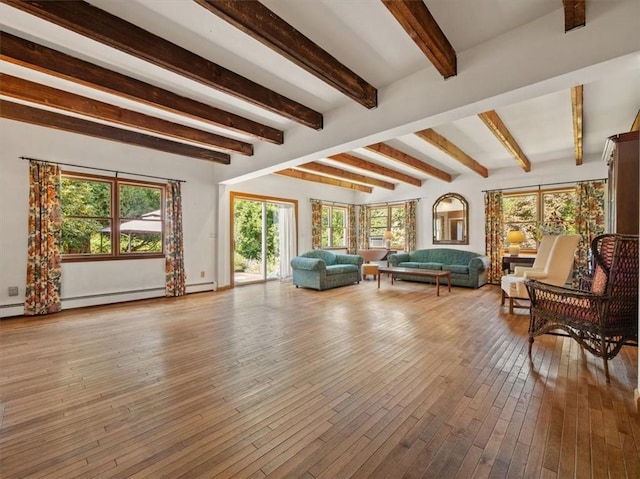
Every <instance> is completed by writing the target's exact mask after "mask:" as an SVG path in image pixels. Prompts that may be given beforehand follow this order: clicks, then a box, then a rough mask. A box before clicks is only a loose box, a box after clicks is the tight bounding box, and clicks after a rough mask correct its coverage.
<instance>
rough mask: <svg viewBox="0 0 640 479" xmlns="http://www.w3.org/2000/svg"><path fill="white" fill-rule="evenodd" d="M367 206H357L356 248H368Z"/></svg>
mask: <svg viewBox="0 0 640 479" xmlns="http://www.w3.org/2000/svg"><path fill="white" fill-rule="evenodd" d="M368 212H369V208H367V207H366V206H364V205H360V206H358V249H368V248H369V229H368V228H367V226H368V225H369V221H368Z"/></svg>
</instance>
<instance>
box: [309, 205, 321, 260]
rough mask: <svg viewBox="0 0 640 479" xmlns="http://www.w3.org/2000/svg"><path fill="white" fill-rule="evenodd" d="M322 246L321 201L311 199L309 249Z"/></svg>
mask: <svg viewBox="0 0 640 479" xmlns="http://www.w3.org/2000/svg"><path fill="white" fill-rule="evenodd" d="M320 248H322V201H320V200H311V249H320Z"/></svg>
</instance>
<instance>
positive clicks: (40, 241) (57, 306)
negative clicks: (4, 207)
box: [24, 161, 62, 316]
mask: <svg viewBox="0 0 640 479" xmlns="http://www.w3.org/2000/svg"><path fill="white" fill-rule="evenodd" d="M61 243H62V211H61V206H60V167H59V166H58V165H53V164H48V163H40V162H37V161H30V162H29V239H28V250H27V284H26V291H25V296H26V297H25V302H24V314H25V315H27V316H30V315H36V314H49V313H55V312H56V311H60V310H61V309H62V304H61V301H60V286H61V271H62V269H61V266H60V244H61Z"/></svg>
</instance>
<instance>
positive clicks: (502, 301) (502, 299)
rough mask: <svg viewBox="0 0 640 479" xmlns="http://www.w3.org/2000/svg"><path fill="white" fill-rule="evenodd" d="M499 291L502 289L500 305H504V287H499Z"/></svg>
mask: <svg viewBox="0 0 640 479" xmlns="http://www.w3.org/2000/svg"><path fill="white" fill-rule="evenodd" d="M500 291H502V297H501V300H500V306H504V289H501V290H500Z"/></svg>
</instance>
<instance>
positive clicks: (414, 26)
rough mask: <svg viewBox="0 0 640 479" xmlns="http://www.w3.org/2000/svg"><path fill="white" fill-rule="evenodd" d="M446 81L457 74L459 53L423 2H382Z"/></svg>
mask: <svg viewBox="0 0 640 479" xmlns="http://www.w3.org/2000/svg"><path fill="white" fill-rule="evenodd" d="M382 3H384V5H385V6H386V7H387V9H388V10H389V11H390V12H391V14H392V15H393V16H394V17H395V19H396V20H397V21H398V23H399V24H400V25H402V28H404V30H405V31H406V32H407V34H408V35H409V36H410V37H411V39H412V40H413V41H414V42H415V43H416V45H418V47H419V48H420V50H422V52H423V53H424V54H425V55H426V56H427V58H428V59H429V61H430V62H431V63H432V64H433V66H435V67H436V68H437V70H438V71H439V72H440V74H441V75H442V76H443V77H444V78H449V77H452V76H455V75H456V74H457V73H458V67H457V57H456V51H455V50H454V49H453V47H452V46H451V43H450V42H449V40H448V39H447V37H446V36H445V34H444V32H443V31H442V30H441V29H440V26H439V25H438V23H437V22H436V20H435V19H434V18H433V16H432V15H431V12H430V11H429V9H428V8H427V6H426V5H425V4H424V2H423V1H422V0H419V1H415V0H382Z"/></svg>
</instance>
